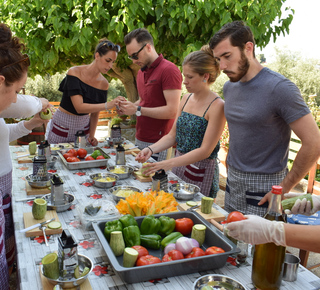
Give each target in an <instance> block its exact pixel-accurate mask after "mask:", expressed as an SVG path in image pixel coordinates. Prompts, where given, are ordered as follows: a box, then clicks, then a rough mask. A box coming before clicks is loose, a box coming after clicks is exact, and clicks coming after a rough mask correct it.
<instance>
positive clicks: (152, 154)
mask: <svg viewBox="0 0 320 290" xmlns="http://www.w3.org/2000/svg"><path fill="white" fill-rule="evenodd" d="M146 148H148V149H149V150H150V151H151V153H152V155H153V154H154V153H153V150H152V149H151V148H150V147H149V146H147V147H146Z"/></svg>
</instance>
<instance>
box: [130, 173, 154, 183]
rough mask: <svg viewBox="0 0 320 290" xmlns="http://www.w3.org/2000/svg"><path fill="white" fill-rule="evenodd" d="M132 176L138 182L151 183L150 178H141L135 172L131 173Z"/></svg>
mask: <svg viewBox="0 0 320 290" xmlns="http://www.w3.org/2000/svg"><path fill="white" fill-rule="evenodd" d="M132 174H133V176H134V177H135V178H136V179H137V180H139V181H140V182H152V177H151V176H147V177H144V176H142V175H140V174H137V173H136V172H133V173H132Z"/></svg>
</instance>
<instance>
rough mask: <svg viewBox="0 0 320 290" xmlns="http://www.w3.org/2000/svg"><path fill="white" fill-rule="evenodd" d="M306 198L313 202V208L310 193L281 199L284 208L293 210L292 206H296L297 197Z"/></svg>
mask: <svg viewBox="0 0 320 290" xmlns="http://www.w3.org/2000/svg"><path fill="white" fill-rule="evenodd" d="M304 198H306V199H307V201H310V202H311V208H313V201H312V195H311V194H310V193H307V194H303V195H300V196H296V197H291V198H287V199H284V200H282V201H281V204H282V207H283V209H284V210H285V209H289V210H291V209H292V207H293V206H294V204H295V202H296V201H297V199H301V200H302V199H304Z"/></svg>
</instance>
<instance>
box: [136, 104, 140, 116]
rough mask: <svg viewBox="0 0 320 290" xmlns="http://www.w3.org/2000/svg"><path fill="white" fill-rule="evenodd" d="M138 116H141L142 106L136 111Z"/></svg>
mask: <svg viewBox="0 0 320 290" xmlns="http://www.w3.org/2000/svg"><path fill="white" fill-rule="evenodd" d="M136 116H137V117H140V116H141V106H138V108H137V111H136Z"/></svg>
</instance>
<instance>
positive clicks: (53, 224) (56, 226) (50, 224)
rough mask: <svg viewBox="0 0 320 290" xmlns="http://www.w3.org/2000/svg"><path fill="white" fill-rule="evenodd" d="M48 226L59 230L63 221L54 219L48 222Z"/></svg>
mask: <svg viewBox="0 0 320 290" xmlns="http://www.w3.org/2000/svg"><path fill="white" fill-rule="evenodd" d="M48 228H49V229H52V230H57V229H60V228H61V223H60V222H58V221H53V222H50V223H48Z"/></svg>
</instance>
